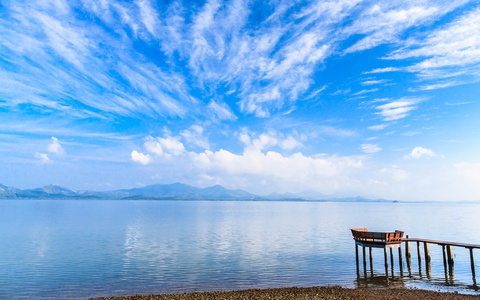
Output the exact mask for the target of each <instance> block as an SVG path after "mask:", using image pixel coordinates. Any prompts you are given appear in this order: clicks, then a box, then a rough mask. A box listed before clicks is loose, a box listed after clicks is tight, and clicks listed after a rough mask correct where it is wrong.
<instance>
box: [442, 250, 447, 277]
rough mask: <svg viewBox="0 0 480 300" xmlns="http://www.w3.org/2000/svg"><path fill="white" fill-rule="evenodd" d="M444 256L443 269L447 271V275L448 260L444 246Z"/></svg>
mask: <svg viewBox="0 0 480 300" xmlns="http://www.w3.org/2000/svg"><path fill="white" fill-rule="evenodd" d="M442 255H443V268H444V269H445V273H447V258H446V256H445V245H442Z"/></svg>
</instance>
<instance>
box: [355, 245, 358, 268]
mask: <svg viewBox="0 0 480 300" xmlns="http://www.w3.org/2000/svg"><path fill="white" fill-rule="evenodd" d="M355 261H356V262H357V266H358V245H357V244H355Z"/></svg>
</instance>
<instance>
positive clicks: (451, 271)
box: [447, 245, 455, 279]
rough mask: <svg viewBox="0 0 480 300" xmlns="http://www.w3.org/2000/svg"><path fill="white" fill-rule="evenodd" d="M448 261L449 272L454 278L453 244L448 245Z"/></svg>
mask: <svg viewBox="0 0 480 300" xmlns="http://www.w3.org/2000/svg"><path fill="white" fill-rule="evenodd" d="M447 261H448V272H449V274H450V278H452V279H453V278H454V276H455V275H454V267H453V252H452V246H451V245H447Z"/></svg>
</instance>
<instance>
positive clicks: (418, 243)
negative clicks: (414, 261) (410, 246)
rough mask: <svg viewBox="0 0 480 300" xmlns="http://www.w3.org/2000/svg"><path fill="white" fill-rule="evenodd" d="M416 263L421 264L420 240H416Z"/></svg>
mask: <svg viewBox="0 0 480 300" xmlns="http://www.w3.org/2000/svg"><path fill="white" fill-rule="evenodd" d="M417 254H418V265H419V266H420V265H421V264H422V256H421V255H420V242H417Z"/></svg>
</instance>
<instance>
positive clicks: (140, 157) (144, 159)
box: [131, 150, 152, 165]
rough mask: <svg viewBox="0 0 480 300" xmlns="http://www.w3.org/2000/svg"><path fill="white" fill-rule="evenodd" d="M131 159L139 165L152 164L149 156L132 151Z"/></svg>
mask: <svg viewBox="0 0 480 300" xmlns="http://www.w3.org/2000/svg"><path fill="white" fill-rule="evenodd" d="M131 158H132V160H133V161H134V162H138V163H141V164H142V165H147V164H149V163H150V162H152V158H151V157H150V155H148V154H143V153H139V152H137V151H136V150H133V151H132V154H131Z"/></svg>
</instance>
